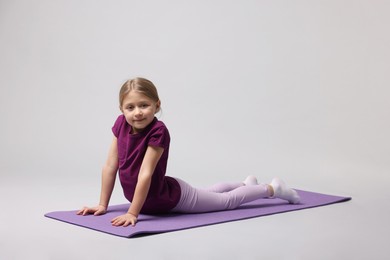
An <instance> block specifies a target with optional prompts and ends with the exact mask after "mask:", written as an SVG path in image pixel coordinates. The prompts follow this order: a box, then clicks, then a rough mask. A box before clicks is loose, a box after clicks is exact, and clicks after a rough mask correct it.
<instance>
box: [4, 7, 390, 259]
mask: <svg viewBox="0 0 390 260" xmlns="http://www.w3.org/2000/svg"><path fill="white" fill-rule="evenodd" d="M389 13H390V2H389V1H372V0H370V1H368V0H362V1H352V0H351V1H350V0H344V1H343V0H337V1H336V0H335V1H311V0H310V1H309V0H307V1H306V0H302V1H260V0H258V1H249V0H244V1H226V0H223V1H222V0H220V1H130V0H127V1H125V0H123V1H75V0H72V1H65V0H64V1H59V0H58V1H49V0H46V1H45V0H38V1H27V0H25V1H22V0H12V1H11V0H2V1H0V73H1V76H0V116H1V118H0V120H1V128H0V144H1V146H0V196H1V197H0V198H1V213H0V252H1V253H0V254H1V258H4V259H81V258H84V259H85V258H86V259H368V258H369V259H386V258H387V255H388V254H389V249H388V241H389V234H390V233H389V231H390V228H389V224H388V222H387V221H388V218H389V217H390V211H389V202H388V200H389V197H390V196H389V195H390V192H389V188H388V187H389V169H390V160H389V157H390V148H389V147H390V138H389V130H390V123H389V110H390V105H389V102H388V99H389V95H390V90H389V82H390V76H389V75H390V74H389V73H388V70H389V62H390V51H389V46H390V35H389V25H390V16H389ZM135 76H143V77H146V78H149V79H150V80H152V81H153V82H154V83H155V84H156V86H157V87H158V89H159V92H160V98H161V100H162V105H163V113H162V115H160V116H159V117H160V119H161V120H163V121H164V122H165V123H166V124H167V125H168V127H169V129H170V132H171V136H172V143H171V157H170V161H169V169H168V171H169V172H168V174H169V175H173V176H177V177H180V178H183V179H185V180H187V181H189V182H191V183H192V184H194V185H200V186H204V185H208V184H212V183H214V182H217V181H221V180H229V181H230V180H242V179H244V178H245V177H246V176H247V175H248V174H254V175H257V176H258V177H259V178H260V179H261V181H263V182H268V181H270V180H271V178H272V177H273V176H279V177H281V178H283V179H285V180H286V181H287V182H288V183H289V184H290V186H292V187H295V188H300V189H306V190H311V191H317V192H323V193H330V194H335V195H344V196H352V197H353V200H352V201H350V202H348V203H342V204H337V205H332V206H328V207H321V208H316V209H311V210H305V211H298V212H292V213H287V214H281V215H274V216H269V217H263V218H256V219H250V220H245V221H239V222H234V223H226V224H221V225H215V226H209V227H204V228H198V229H192V230H186V231H181V232H173V233H168V234H161V235H155V236H147V237H142V238H136V239H122V238H117V237H113V236H109V235H106V234H103V233H99V232H94V231H91V230H86V229H82V228H79V227H75V226H71V225H67V224H64V223H60V222H56V221H53V220H50V219H46V218H44V217H43V214H44V213H46V212H49V211H55V210H67V209H75V208H79V207H81V206H83V205H85V204H87V205H94V204H96V203H97V202H98V199H99V191H100V169H101V166H102V165H103V163H104V160H105V157H106V153H107V149H108V145H109V143H110V141H111V138H112V137H111V136H112V134H111V129H110V128H111V126H112V124H113V122H114V120H115V119H116V117H117V115H118V114H119V110H118V103H117V93H118V90H119V88H120V86H121V84H122V83H123V82H124V81H125V80H126V79H128V78H131V77H135ZM118 184H119V183H118ZM117 186H119V185H117ZM123 202H125V200H124V198H123V197H122V193H121V189H120V188H119V187H116V189H115V191H114V194H113V198H112V203H123Z"/></svg>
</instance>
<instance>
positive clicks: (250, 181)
mask: <svg viewBox="0 0 390 260" xmlns="http://www.w3.org/2000/svg"><path fill="white" fill-rule="evenodd" d="M243 183H244V184H245V186H253V185H258V183H257V178H256V177H255V176H253V175H249V176H248V177H246V179H245V180H244V181H243Z"/></svg>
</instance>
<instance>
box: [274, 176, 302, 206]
mask: <svg viewBox="0 0 390 260" xmlns="http://www.w3.org/2000/svg"><path fill="white" fill-rule="evenodd" d="M270 185H271V186H272V188H273V189H274V196H273V197H275V198H279V199H283V200H287V201H288V202H290V203H292V204H297V203H299V200H300V198H299V195H298V193H297V192H296V191H295V190H293V189H291V188H289V187H287V185H286V184H285V183H284V181H282V180H281V179H278V178H274V179H273V180H272V182H271V184H270Z"/></svg>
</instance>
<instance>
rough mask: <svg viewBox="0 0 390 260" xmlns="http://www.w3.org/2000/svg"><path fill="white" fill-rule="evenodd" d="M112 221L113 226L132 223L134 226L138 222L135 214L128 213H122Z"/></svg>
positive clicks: (125, 225)
mask: <svg viewBox="0 0 390 260" xmlns="http://www.w3.org/2000/svg"><path fill="white" fill-rule="evenodd" d="M111 223H112V225H113V226H117V227H118V226H124V227H127V226H128V225H130V224H131V225H132V226H133V227H134V226H135V224H136V223H137V217H136V216H134V215H133V214H130V213H126V214H124V215H120V216H118V217H116V218H114V219H113V220H111Z"/></svg>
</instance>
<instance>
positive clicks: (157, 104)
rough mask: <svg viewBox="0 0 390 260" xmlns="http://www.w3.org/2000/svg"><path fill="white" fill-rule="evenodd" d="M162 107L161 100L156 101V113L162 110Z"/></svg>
mask: <svg viewBox="0 0 390 260" xmlns="http://www.w3.org/2000/svg"><path fill="white" fill-rule="evenodd" d="M160 108H161V101H160V100H158V101H157V102H156V113H157V112H159V111H160Z"/></svg>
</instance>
